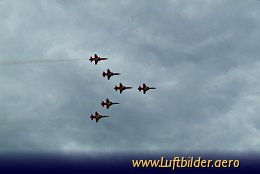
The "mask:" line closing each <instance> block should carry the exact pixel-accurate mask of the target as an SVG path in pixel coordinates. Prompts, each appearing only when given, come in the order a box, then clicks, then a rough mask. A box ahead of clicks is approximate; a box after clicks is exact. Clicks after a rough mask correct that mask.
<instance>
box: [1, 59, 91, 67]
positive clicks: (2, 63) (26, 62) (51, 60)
mask: <svg viewBox="0 0 260 174" xmlns="http://www.w3.org/2000/svg"><path fill="white" fill-rule="evenodd" d="M83 60H88V59H47V60H25V61H6V62H1V61H0V66H1V65H19V64H37V63H49V62H54V63H55V62H73V61H83Z"/></svg>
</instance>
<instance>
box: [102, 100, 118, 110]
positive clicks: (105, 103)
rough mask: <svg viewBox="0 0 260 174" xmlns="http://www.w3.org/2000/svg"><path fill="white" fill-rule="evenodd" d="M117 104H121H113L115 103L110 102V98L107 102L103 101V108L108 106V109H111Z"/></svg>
mask: <svg viewBox="0 0 260 174" xmlns="http://www.w3.org/2000/svg"><path fill="white" fill-rule="evenodd" d="M115 104H119V103H113V102H111V101H109V99H108V98H106V102H104V101H102V103H101V105H102V107H104V106H105V105H106V108H107V109H109V107H110V106H112V105H115Z"/></svg>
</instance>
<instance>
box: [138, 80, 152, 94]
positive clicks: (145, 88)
mask: <svg viewBox="0 0 260 174" xmlns="http://www.w3.org/2000/svg"><path fill="white" fill-rule="evenodd" d="M149 89H156V88H154V87H149V86H146V84H145V83H143V87H141V86H139V87H138V90H139V92H141V91H142V90H143V93H144V94H145V93H146V91H148V90H149Z"/></svg>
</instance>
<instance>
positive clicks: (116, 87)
mask: <svg viewBox="0 0 260 174" xmlns="http://www.w3.org/2000/svg"><path fill="white" fill-rule="evenodd" d="M131 88H132V87H126V86H124V85H122V83H119V86H115V87H114V89H115V90H116V91H117V90H119V92H120V94H122V92H123V91H124V90H126V89H131Z"/></svg>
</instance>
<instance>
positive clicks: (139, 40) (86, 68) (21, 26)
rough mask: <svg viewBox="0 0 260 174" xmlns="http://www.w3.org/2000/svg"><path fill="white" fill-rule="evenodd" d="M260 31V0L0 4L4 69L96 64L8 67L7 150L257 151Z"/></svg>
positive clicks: (0, 148) (0, 136)
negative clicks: (107, 73)
mask: <svg viewBox="0 0 260 174" xmlns="http://www.w3.org/2000/svg"><path fill="white" fill-rule="evenodd" d="M259 31H260V2H259V1H257V0H247V1H245V0H196V1H194V0H165V1H160V2H159V1H156V0H153V1H150V0H149V1H148V0H141V1H130V0H128V1H127V0H124V1H117V0H109V1H105V0H104V1H94V0H93V1H83V0H82V1H81V0H77V1H70V0H57V1H54V0H53V1H52V0H42V1H34V0H26V1H19V0H13V1H9V0H0V38H1V39H0V62H2V63H3V62H9V61H15V62H19V61H21V62H22V61H30V60H41V61H42V60H49V59H51V60H56V59H82V58H83V59H84V58H86V61H75V62H57V63H53V62H51V63H39V64H15V65H0V153H4V152H96V151H99V152H100V151H101V152H103V151H109V152H118V151H123V152H130V151H145V150H151V151H157V150H171V151H245V152H248V151H258V152H259V151H260V114H259V113H260V80H259V78H260V32H259ZM94 53H97V54H98V55H100V56H103V57H109V58H110V59H109V60H107V61H103V62H100V63H99V64H98V65H97V66H95V65H94V64H91V63H90V62H89V61H88V59H89V56H91V55H93V54H94ZM107 68H110V70H112V71H114V72H120V73H122V75H121V76H119V77H112V78H111V80H110V81H108V80H106V79H104V78H103V77H102V76H101V73H102V71H104V70H106V69H107ZM119 82H122V83H123V84H125V85H128V86H133V87H134V89H132V90H128V91H125V92H123V94H122V95H120V94H119V93H118V92H116V91H114V89H113V88H114V86H115V85H116V84H118V83H119ZM143 82H145V83H146V84H147V85H148V86H154V87H156V88H157V90H150V91H148V92H147V94H146V95H143V94H142V93H139V91H138V90H137V87H138V86H139V85H140V84H142V83H143ZM107 97H108V98H109V99H110V100H112V101H114V102H119V103H120V105H116V106H112V107H111V109H110V110H106V109H104V108H102V107H101V105H100V103H101V101H102V100H103V99H105V98H107ZM95 111H98V112H99V113H100V114H103V115H109V116H110V117H109V118H104V119H102V120H100V122H99V123H98V124H96V123H95V121H91V120H90V119H89V116H90V114H92V113H94V112H95Z"/></svg>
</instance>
